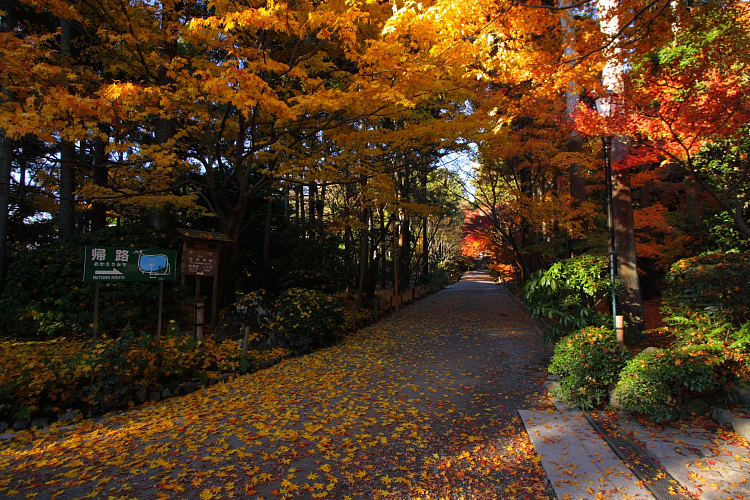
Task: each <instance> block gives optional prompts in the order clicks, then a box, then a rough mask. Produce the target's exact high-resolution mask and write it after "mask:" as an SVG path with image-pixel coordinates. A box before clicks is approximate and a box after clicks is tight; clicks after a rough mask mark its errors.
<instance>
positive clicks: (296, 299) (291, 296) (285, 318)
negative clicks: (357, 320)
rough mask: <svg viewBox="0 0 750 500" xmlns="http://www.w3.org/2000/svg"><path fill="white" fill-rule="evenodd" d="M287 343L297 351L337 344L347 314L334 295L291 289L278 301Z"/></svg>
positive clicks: (280, 319) (277, 305) (278, 309)
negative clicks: (331, 343) (336, 339)
mask: <svg viewBox="0 0 750 500" xmlns="http://www.w3.org/2000/svg"><path fill="white" fill-rule="evenodd" d="M276 309H277V311H278V312H279V321H280V322H281V324H282V325H283V328H284V335H283V336H284V339H285V340H286V341H287V342H289V345H290V346H291V347H293V348H294V349H309V348H311V347H313V346H315V345H323V344H325V343H327V342H330V341H331V340H333V339H334V338H335V336H336V333H337V332H339V331H340V329H341V327H342V325H343V323H344V310H343V309H342V308H341V306H340V305H339V301H338V299H337V298H336V297H334V296H332V295H328V294H325V293H323V292H319V291H317V290H308V289H305V288H290V289H289V290H286V291H285V292H284V293H282V294H281V296H280V297H279V299H278V300H277V301H276Z"/></svg>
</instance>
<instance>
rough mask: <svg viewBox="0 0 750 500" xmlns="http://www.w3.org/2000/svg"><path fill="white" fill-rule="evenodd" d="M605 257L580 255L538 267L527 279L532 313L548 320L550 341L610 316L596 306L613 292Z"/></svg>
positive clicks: (524, 287)
mask: <svg viewBox="0 0 750 500" xmlns="http://www.w3.org/2000/svg"><path fill="white" fill-rule="evenodd" d="M607 267H608V261H607V259H606V258H605V257H601V256H595V255H587V254H584V255H580V256H578V257H574V258H572V259H567V260H564V261H561V262H558V263H556V264H553V265H552V266H551V267H550V268H549V269H547V270H546V271H537V272H536V273H534V274H532V276H531V278H530V279H529V280H528V281H527V282H526V283H524V285H523V291H524V295H525V298H526V302H527V303H528V304H529V309H530V311H531V315H532V316H533V317H535V318H538V319H542V320H545V321H547V322H548V323H550V324H549V328H548V329H547V331H546V332H545V334H544V340H545V341H546V342H554V341H557V340H558V339H560V338H562V337H564V336H565V335H567V334H569V333H571V332H573V331H575V330H580V329H582V328H585V327H587V326H598V325H603V324H605V322H606V321H607V320H606V316H605V315H602V314H600V313H598V312H597V311H596V310H595V307H596V304H598V303H599V302H600V301H601V300H602V299H603V298H604V297H605V296H606V295H607V293H608V292H609V278H608V275H607Z"/></svg>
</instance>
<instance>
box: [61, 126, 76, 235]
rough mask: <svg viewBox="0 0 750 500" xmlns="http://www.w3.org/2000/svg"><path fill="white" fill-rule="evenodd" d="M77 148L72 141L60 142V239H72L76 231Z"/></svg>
mask: <svg viewBox="0 0 750 500" xmlns="http://www.w3.org/2000/svg"><path fill="white" fill-rule="evenodd" d="M75 162H76V159H75V146H74V145H73V143H72V142H70V141H61V142H60V209H59V211H58V217H59V219H58V224H59V228H60V238H62V239H67V238H70V237H72V236H73V235H74V234H75V231H76V203H75V185H76V171H75Z"/></svg>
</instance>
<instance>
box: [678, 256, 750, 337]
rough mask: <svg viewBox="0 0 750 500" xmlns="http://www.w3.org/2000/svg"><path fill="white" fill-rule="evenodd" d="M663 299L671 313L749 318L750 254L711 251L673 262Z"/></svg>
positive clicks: (743, 320) (737, 322) (738, 322)
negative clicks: (697, 313) (699, 313)
mask: <svg viewBox="0 0 750 500" xmlns="http://www.w3.org/2000/svg"><path fill="white" fill-rule="evenodd" d="M665 282H666V288H665V291H664V302H665V304H666V306H667V309H668V311H669V312H670V313H672V314H673V315H676V316H678V317H679V316H684V315H685V314H686V313H689V312H698V311H700V312H701V313H702V314H705V315H711V316H716V317H717V318H719V319H720V320H721V322H724V321H725V320H727V319H728V320H730V321H731V322H732V324H733V325H734V326H736V327H738V328H739V327H740V326H742V325H743V324H745V323H747V322H748V321H750V253H747V252H732V253H724V252H713V253H707V254H703V255H700V256H698V257H691V258H688V259H682V260H680V261H678V262H675V263H674V264H673V265H672V267H671V268H670V270H669V272H668V273H667V276H666V280H665Z"/></svg>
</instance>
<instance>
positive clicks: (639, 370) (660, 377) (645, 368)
mask: <svg viewBox="0 0 750 500" xmlns="http://www.w3.org/2000/svg"><path fill="white" fill-rule="evenodd" d="M717 363H721V358H720V357H719V356H716V353H711V352H707V351H705V350H701V349H688V348H684V349H677V350H669V349H657V348H649V349H646V350H645V351H643V352H641V353H639V354H638V355H637V356H635V357H634V358H633V359H631V360H630V361H629V362H628V363H627V365H626V366H625V368H623V370H622V372H621V373H620V380H619V382H618V384H617V397H618V399H619V400H620V402H621V404H622V405H623V407H624V408H626V409H628V410H631V411H634V412H637V413H641V414H643V415H645V416H646V417H648V418H650V419H651V420H654V421H655V422H662V421H665V420H673V419H675V418H677V417H679V416H680V415H681V414H682V413H683V411H684V404H685V398H686V396H687V395H688V394H690V393H704V392H709V391H713V390H716V389H717V388H718V387H719V386H720V380H721V379H720V378H719V377H718V376H717V374H716V373H715V371H714V367H715V366H716V364H717Z"/></svg>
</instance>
